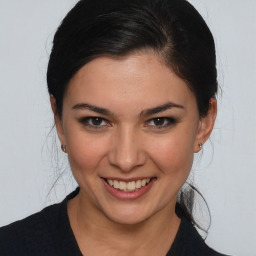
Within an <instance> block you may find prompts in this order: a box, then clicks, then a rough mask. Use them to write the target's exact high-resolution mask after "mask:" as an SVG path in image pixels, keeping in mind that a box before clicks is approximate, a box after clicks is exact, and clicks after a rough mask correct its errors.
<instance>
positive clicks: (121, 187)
mask: <svg viewBox="0 0 256 256" xmlns="http://www.w3.org/2000/svg"><path fill="white" fill-rule="evenodd" d="M119 188H120V189H121V190H125V189H126V183H125V182H124V181H119Z"/></svg>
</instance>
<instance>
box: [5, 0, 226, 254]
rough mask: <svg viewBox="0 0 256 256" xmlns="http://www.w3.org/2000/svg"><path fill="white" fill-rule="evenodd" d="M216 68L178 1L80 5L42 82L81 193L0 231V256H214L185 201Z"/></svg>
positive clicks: (191, 12) (205, 134)
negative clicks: (195, 226)
mask: <svg viewBox="0 0 256 256" xmlns="http://www.w3.org/2000/svg"><path fill="white" fill-rule="evenodd" d="M215 66H216V60H215V47H214V40H213V37H212V35H211V32H210V31H209V29H208V27H207V25H206V24H205V22H204V20H203V19H202V17H201V16H200V15H199V14H198V12H197V11H196V10H195V9H194V8H193V7H192V6H191V5H190V4H189V3H188V2H187V1H185V0H169V1H167V0H111V1H104V0H94V1H92V0H81V1H79V2H78V3H77V5H76V6H75V7H74V8H73V9H72V10H71V11H70V12H69V13H68V15H67V16H66V17H65V19H64V20H63V22H62V24H61V25H60V27H59V29H58V31H57V32H56V34H55V37H54V42H53V48H52V53H51V56H50V60H49V65H48V73H47V82H48V89H49V94H50V101H51V106H52V110H53V113H54V117H55V123H56V128H57V131H58V135H59V139H60V142H61V144H62V146H61V148H62V150H63V152H64V153H67V154H68V158H69V163H70V167H71V170H72V173H73V175H74V177H75V179H76V181H77V183H78V184H79V188H78V189H77V190H76V191H74V192H73V193H72V194H70V195H69V196H67V198H66V199H65V200H64V201H63V202H62V203H60V204H57V205H53V206H50V207H48V208H45V209H44V210H43V211H41V212H40V213H37V214H34V215H32V216H30V217H28V218H27V219H25V220H22V221H19V222H16V223H13V224H11V225H9V226H6V227H3V228H1V230H0V241H1V242H0V254H1V255H128V254H129V255H130V254H133V255H179V256H180V255H186V256H188V255H221V254H219V253H217V252H215V251H214V250H212V249H211V248H209V247H208V246H207V245H206V244H205V243H204V241H203V239H202V238H201V237H200V236H199V234H198V233H197V231H196V230H195V228H194V227H193V224H195V223H194V221H193V217H192V213H191V211H192V209H191V207H188V205H192V203H193V197H186V198H184V195H183V193H182V192H181V188H182V186H183V184H184V183H185V182H186V179H187V177H188V175H189V172H190V170H191V166H192V163H193V155H194V153H197V152H199V151H200V149H201V148H202V147H203V144H204V143H205V141H206V140H207V139H208V138H209V136H210V134H211V131H212V129H213V126H214V121H215V118H216V112H217V102H216V99H215V95H216V93H217V78H216V77H217V73H216V67H215ZM178 194H179V195H182V196H180V198H179V200H177V198H178ZM185 202H188V204H185Z"/></svg>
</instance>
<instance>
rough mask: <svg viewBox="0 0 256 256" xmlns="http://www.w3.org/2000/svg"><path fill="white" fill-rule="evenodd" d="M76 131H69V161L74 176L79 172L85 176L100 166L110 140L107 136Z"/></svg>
mask: <svg viewBox="0 0 256 256" xmlns="http://www.w3.org/2000/svg"><path fill="white" fill-rule="evenodd" d="M75 131H76V132H75V133H73V132H72V131H69V132H68V133H67V134H68V136H67V148H68V156H69V163H70V166H71V169H72V171H73V173H74V176H77V173H80V174H81V175H83V176H84V175H87V174H91V173H93V172H94V171H95V169H96V168H97V167H98V166H99V164H100V162H101V161H102V159H103V158H104V156H105V155H106V153H107V151H108V145H109V141H108V138H107V137H103V136H99V135H97V136H96V135H94V134H88V133H85V132H84V131H78V130H77V129H76V130H75Z"/></svg>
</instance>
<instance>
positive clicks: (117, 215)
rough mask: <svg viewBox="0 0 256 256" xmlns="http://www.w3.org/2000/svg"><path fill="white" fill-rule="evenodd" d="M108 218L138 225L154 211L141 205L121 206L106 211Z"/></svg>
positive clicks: (119, 222)
mask: <svg viewBox="0 0 256 256" xmlns="http://www.w3.org/2000/svg"><path fill="white" fill-rule="evenodd" d="M105 214H106V216H107V217H108V219H110V220H111V221H113V222H115V223H117V224H121V225H136V224H140V223H142V222H143V221H145V220H147V219H148V218H150V217H151V216H152V215H154V212H152V213H150V212H148V211H146V210H145V208H144V209H142V208H141V207H125V206H124V207H121V209H120V208H119V209H113V208H112V209H110V210H109V211H107V212H105Z"/></svg>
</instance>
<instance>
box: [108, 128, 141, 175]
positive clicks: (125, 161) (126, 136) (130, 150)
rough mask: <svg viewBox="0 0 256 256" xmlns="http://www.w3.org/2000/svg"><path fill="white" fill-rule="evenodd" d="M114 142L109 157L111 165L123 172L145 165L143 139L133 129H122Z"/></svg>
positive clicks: (115, 136)
mask: <svg viewBox="0 0 256 256" xmlns="http://www.w3.org/2000/svg"><path fill="white" fill-rule="evenodd" d="M112 142H113V143H112V146H111V150H110V152H109V157H108V159H109V162H110V164H111V165H113V166H115V167H118V168H119V169H120V170H121V171H123V172H130V171H132V170H133V169H134V168H136V167H139V166H143V165H144V164H145V162H146V153H145V151H144V150H143V143H142V138H141V137H140V136H139V134H137V133H136V131H134V130H133V129H132V128H129V127H123V128H122V129H120V130H119V132H117V134H115V135H114V138H113V140H112Z"/></svg>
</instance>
